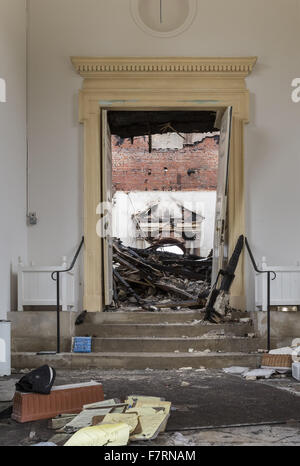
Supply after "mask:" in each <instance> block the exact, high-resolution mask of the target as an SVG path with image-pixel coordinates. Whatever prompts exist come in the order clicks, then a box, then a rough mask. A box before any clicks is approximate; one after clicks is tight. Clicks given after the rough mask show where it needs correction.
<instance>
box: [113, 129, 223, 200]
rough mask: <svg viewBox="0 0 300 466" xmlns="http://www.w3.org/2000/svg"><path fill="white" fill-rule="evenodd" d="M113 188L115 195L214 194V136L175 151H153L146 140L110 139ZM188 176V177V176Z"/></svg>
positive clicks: (216, 142) (217, 142)
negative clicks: (199, 192)
mask: <svg viewBox="0 0 300 466" xmlns="http://www.w3.org/2000/svg"><path fill="white" fill-rule="evenodd" d="M112 142H113V186H114V189H115V190H116V191H215V190H216V187H217V169H218V144H219V138H218V136H214V137H207V138H205V139H204V140H203V141H201V142H199V143H196V144H193V145H185V146H184V147H183V149H178V150H153V151H152V153H149V146H148V137H137V138H135V139H134V144H133V145H132V144H131V141H130V140H129V139H125V140H121V141H120V140H119V139H118V138H116V137H115V136H113V141H112ZM188 173H189V174H188Z"/></svg>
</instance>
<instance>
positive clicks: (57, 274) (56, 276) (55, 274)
mask: <svg viewBox="0 0 300 466" xmlns="http://www.w3.org/2000/svg"><path fill="white" fill-rule="evenodd" d="M83 243H84V236H83V237H82V239H81V242H80V245H79V246H78V249H77V251H76V254H75V256H74V258H73V260H72V262H71V264H70V267H69V268H68V269H65V270H55V271H54V272H53V273H52V274H51V278H52V280H54V281H56V335H57V343H56V353H60V274H61V273H66V272H70V270H72V269H73V268H74V266H75V264H76V261H77V258H78V256H79V253H80V251H81V248H82V246H83Z"/></svg>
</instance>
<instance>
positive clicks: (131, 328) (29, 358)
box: [12, 310, 264, 369]
mask: <svg viewBox="0 0 300 466" xmlns="http://www.w3.org/2000/svg"><path fill="white" fill-rule="evenodd" d="M24 314H25V313H24ZM61 316H62V318H63V317H64V313H62V314H61ZM46 317H47V316H45V318H43V316H42V315H40V316H39V319H40V327H41V328H43V326H44V325H45V322H46V320H47V319H46ZM241 317H244V318H245V317H246V318H248V317H249V314H247V313H241V312H234V313H233V318H234V319H239V318H241ZM33 318H34V316H32V319H33ZM202 319H203V312H201V311H199V310H197V311H191V310H187V311H174V312H168V311H164V312H141V311H137V312H122V311H118V312H104V313H88V314H87V315H86V318H85V320H84V322H83V324H81V325H78V326H75V325H74V324H72V322H75V319H73V318H72V322H71V321H70V322H69V323H68V322H66V323H65V326H67V325H69V329H70V330H69V336H67V335H66V332H64V334H63V335H61V351H62V353H60V354H57V355H37V354H36V353H37V352H39V351H55V350H56V335H55V333H54V334H53V335H51V336H50V334H48V335H47V334H45V332H43V333H44V336H43V338H40V336H39V334H37V335H36V336H35V334H34V335H27V336H26V337H25V336H24V334H23V332H22V331H21V329H20V331H19V332H15V335H14V338H13V346H12V367H15V368H36V367H39V366H41V365H43V364H49V365H51V364H52V365H53V367H54V368H70V369H72V368H74V369H85V368H99V369H117V368H123V369H146V368H151V369H178V368H180V367H193V368H195V369H196V368H199V367H201V366H204V367H207V368H216V369H217V368H222V367H228V366H232V365H239V366H249V367H257V366H258V365H259V363H260V355H259V354H258V353H255V352H256V351H257V349H259V348H262V347H264V342H262V341H261V340H260V339H258V338H247V334H248V333H254V330H253V323H252V320H249V321H248V322H238V321H236V322H225V323H220V324H212V323H209V322H203V321H202ZM54 328H55V327H54ZM66 328H67V327H66ZM73 335H76V336H91V337H92V353H88V354H86V353H81V354H78V353H76V354H75V353H71V337H72V336H73ZM189 349H193V350H194V351H193V352H189ZM205 350H210V351H205Z"/></svg>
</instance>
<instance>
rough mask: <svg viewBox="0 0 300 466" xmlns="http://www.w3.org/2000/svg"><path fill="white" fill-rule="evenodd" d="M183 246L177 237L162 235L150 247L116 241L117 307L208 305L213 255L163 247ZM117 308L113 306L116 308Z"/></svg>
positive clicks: (114, 268) (150, 308) (196, 307)
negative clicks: (168, 249) (198, 254)
mask: <svg viewBox="0 0 300 466" xmlns="http://www.w3.org/2000/svg"><path fill="white" fill-rule="evenodd" d="M168 245H176V246H179V247H180V249H181V250H182V252H183V253H184V252H185V249H184V242H183V241H180V240H178V239H176V238H160V239H159V240H156V241H154V242H153V243H152V245H151V246H150V247H148V248H146V249H136V248H132V247H126V246H124V245H123V244H122V242H121V241H120V240H115V241H114V242H113V277H114V296H113V306H114V308H115V309H118V308H119V307H120V305H122V307H124V306H126V305H129V306H130V305H132V304H137V305H138V306H140V307H141V308H143V309H145V310H148V311H149V310H150V311H156V310H159V309H167V308H171V309H178V308H192V309H193V308H195V309H199V308H200V309H201V308H204V307H205V304H206V299H207V297H208V295H209V292H210V280H211V270H212V254H210V255H209V256H208V257H207V258H201V257H198V256H195V255H191V254H189V255H186V254H183V255H180V254H174V253H170V252H167V251H162V250H160V249H161V248H162V247H164V246H168ZM112 309H113V307H109V310H112Z"/></svg>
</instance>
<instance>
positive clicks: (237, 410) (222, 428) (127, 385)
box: [0, 368, 300, 446]
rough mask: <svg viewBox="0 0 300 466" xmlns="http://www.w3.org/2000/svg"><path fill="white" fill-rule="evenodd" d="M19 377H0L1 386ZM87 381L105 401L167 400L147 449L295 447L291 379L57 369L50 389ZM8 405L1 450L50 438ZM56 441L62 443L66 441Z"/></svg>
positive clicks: (299, 441) (297, 434)
mask: <svg viewBox="0 0 300 466" xmlns="http://www.w3.org/2000/svg"><path fill="white" fill-rule="evenodd" d="M22 375H23V373H14V374H13V375H12V376H11V377H9V378H7V377H5V378H4V377H3V378H0V387H1V384H2V386H3V384H4V382H5V383H6V384H7V382H8V381H9V380H10V381H18V380H19V379H20V378H21V376H22ZM90 380H97V381H101V382H102V384H103V389H104V393H105V397H106V398H107V399H109V398H125V397H126V396H127V395H130V394H136V395H153V396H160V397H164V398H166V399H167V400H169V401H171V402H172V411H171V417H170V419H169V422H168V425H167V430H166V432H165V433H164V434H161V435H159V436H158V437H157V439H156V440H153V441H151V442H147V443H146V445H147V446H189V445H190V446H201V445H203V446H204V445H300V423H299V421H300V396H299V395H300V384H299V382H297V381H295V380H294V379H292V378H291V377H288V378H285V379H273V380H256V381H246V380H244V379H243V378H242V377H241V376H238V375H229V374H225V373H224V372H223V371H222V370H212V369H210V370H205V369H202V370H194V369H193V370H190V369H188V368H183V369H182V370H168V371H167V370H166V371H156V370H150V369H148V370H139V371H137V370H136V371H128V370H121V369H120V370H111V371H103V370H85V371H82V370H81V371H79V370H76V371H70V370H58V371H57V376H56V380H55V385H62V384H65V383H77V382H86V381H90ZM10 405H11V403H9V402H1V403H0V446H5V445H11V446H18V445H24V446H25V445H32V444H35V443H38V442H40V441H49V440H51V439H52V440H53V436H54V434H55V432H53V431H52V430H50V429H49V428H48V421H35V422H29V423H26V424H18V423H17V422H15V421H13V420H12V419H10V417H9V416H8V415H5V411H4V409H5V408H7V407H9V406H10ZM3 411H4V412H3ZM1 412H3V415H2V416H1ZM297 413H299V416H298V418H297ZM241 424H242V426H240V425H241ZM253 424H257V425H253ZM237 426H239V427H237ZM55 440H56V442H57V444H63V443H64V441H66V437H64V436H60V437H56V439H55ZM132 445H133V446H134V445H137V444H132Z"/></svg>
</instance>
